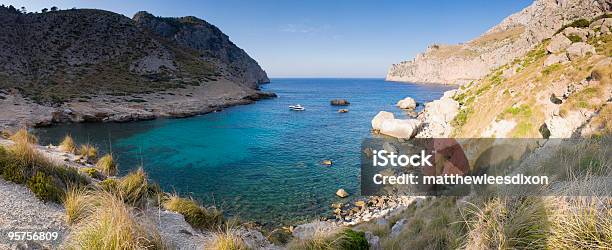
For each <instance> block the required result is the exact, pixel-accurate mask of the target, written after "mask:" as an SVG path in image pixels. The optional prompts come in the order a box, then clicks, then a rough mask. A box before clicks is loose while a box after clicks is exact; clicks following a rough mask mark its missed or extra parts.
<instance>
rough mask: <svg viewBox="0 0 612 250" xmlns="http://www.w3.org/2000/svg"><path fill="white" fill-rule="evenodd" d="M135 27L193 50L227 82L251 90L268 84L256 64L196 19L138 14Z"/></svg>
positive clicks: (266, 77)
mask: <svg viewBox="0 0 612 250" xmlns="http://www.w3.org/2000/svg"><path fill="white" fill-rule="evenodd" d="M133 20H134V21H135V22H136V24H137V25H138V26H139V27H141V28H143V29H144V30H148V31H150V32H152V33H154V34H156V35H158V36H160V37H163V38H165V39H168V40H170V41H173V42H175V43H177V44H179V45H182V46H185V47H189V48H192V49H195V50H197V51H199V52H200V53H201V57H202V59H204V60H207V61H210V62H212V63H215V64H217V65H219V66H220V71H221V72H222V73H223V74H224V75H225V76H226V77H227V78H228V79H229V80H232V81H235V82H238V83H241V84H245V85H247V86H250V87H256V86H257V84H260V83H266V82H269V81H270V80H269V79H268V76H267V75H266V72H264V71H263V70H262V69H261V67H260V66H259V64H257V62H256V61H255V60H253V59H252V58H251V57H250V56H249V55H248V54H247V53H246V52H245V51H244V50H242V49H241V48H239V47H238V46H236V45H235V44H234V43H233V42H232V41H230V40H229V37H228V36H227V35H225V34H224V33H223V32H221V30H219V29H218V28H217V27H215V26H214V25H212V24H210V23H208V22H206V21H204V20H201V19H198V18H196V17H192V16H188V17H180V18H165V17H155V16H153V15H151V14H149V13H147V12H144V11H141V12H138V13H136V15H134V18H133Z"/></svg>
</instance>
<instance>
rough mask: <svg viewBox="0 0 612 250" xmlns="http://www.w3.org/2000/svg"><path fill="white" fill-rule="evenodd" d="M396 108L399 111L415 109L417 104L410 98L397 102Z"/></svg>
mask: <svg viewBox="0 0 612 250" xmlns="http://www.w3.org/2000/svg"><path fill="white" fill-rule="evenodd" d="M396 106H398V107H399V108H401V109H415V108H416V106H417V103H416V101H415V100H414V99H412V98H411V97H406V98H404V99H402V100H400V101H399V102H397V104H396Z"/></svg>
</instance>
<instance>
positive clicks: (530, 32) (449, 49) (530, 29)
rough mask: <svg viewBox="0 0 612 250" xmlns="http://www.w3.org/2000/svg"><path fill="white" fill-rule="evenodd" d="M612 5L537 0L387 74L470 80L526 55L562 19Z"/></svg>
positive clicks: (445, 80) (391, 77)
mask: <svg viewBox="0 0 612 250" xmlns="http://www.w3.org/2000/svg"><path fill="white" fill-rule="evenodd" d="M611 9H612V1H611V0H595V1H593V0H536V1H535V2H534V3H533V4H531V5H530V6H528V7H527V8H525V9H523V10H522V11H520V12H518V13H515V14H513V15H511V16H509V17H507V18H506V19H504V20H503V21H502V22H501V23H500V24H498V25H497V26H495V27H493V28H491V29H490V30H488V31H487V32H485V33H484V34H482V35H481V36H479V37H477V38H476V39H474V40H471V41H469V42H467V43H464V44H458V45H432V46H430V47H429V48H428V49H427V50H426V51H425V52H424V53H421V54H418V55H417V56H416V58H414V59H412V60H410V61H404V62H400V63H398V64H394V65H392V66H391V67H390V69H389V71H388V73H387V77H386V80H388V81H401V82H417V83H444V84H465V83H469V82H471V81H473V80H477V79H480V78H482V77H484V76H485V75H486V74H488V73H489V72H490V71H491V69H493V68H497V67H499V66H501V65H504V64H506V63H508V62H510V61H512V60H513V59H514V58H517V57H521V56H523V55H525V54H526V53H527V52H528V51H529V50H531V49H532V48H533V47H534V46H535V45H537V44H539V43H540V42H541V41H542V40H543V39H546V38H550V37H551V36H552V35H553V34H554V33H555V32H556V31H557V30H559V29H560V28H561V27H562V26H563V25H564V24H568V23H570V22H572V21H574V20H576V19H579V18H587V19H588V18H592V17H595V16H598V15H601V14H603V13H605V12H606V11H610V10H611Z"/></svg>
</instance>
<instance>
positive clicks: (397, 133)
mask: <svg viewBox="0 0 612 250" xmlns="http://www.w3.org/2000/svg"><path fill="white" fill-rule="evenodd" d="M420 126H421V121H419V120H417V119H406V120H403V119H387V120H383V121H382V123H381V124H380V133H381V134H385V135H388V136H393V137H395V138H412V137H413V136H414V134H415V133H416V131H417V129H418V128H419V127H420Z"/></svg>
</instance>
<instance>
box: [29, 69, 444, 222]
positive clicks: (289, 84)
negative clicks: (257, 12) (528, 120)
mask: <svg viewBox="0 0 612 250" xmlns="http://www.w3.org/2000/svg"><path fill="white" fill-rule="evenodd" d="M452 88H453V86H444V85H417V84H407V83H393V82H385V81H384V80H383V79H340V78H329V79H328V78H325V79H321V78H312V79H306V78H302V79H298V78H289V79H272V82H271V83H270V84H266V85H263V86H262V89H263V90H265V91H272V92H275V93H277V94H278V96H279V97H278V98H275V99H268V100H262V101H259V102H257V103H256V104H251V105H244V106H236V107H231V108H227V109H226V110H223V111H221V112H216V113H210V114H206V115H201V116H196V117H191V118H184V119H157V120H152V121H141V122H131V123H121V124H120V123H82V124H64V125H59V126H54V127H50V128H41V129H38V130H37V131H36V134H37V135H38V136H39V138H40V140H41V143H42V145H46V144H49V143H53V144H55V145H57V144H59V142H60V141H61V139H62V138H63V136H64V135H66V134H68V133H69V134H71V135H72V136H73V137H74V138H75V140H76V141H77V142H78V143H85V142H90V143H93V144H95V145H96V146H97V147H98V148H99V149H100V150H101V151H102V152H108V151H109V150H112V152H113V154H114V156H115V158H116V159H117V161H118V162H119V168H120V171H121V174H125V173H127V172H129V171H132V170H134V169H136V168H138V167H139V166H142V167H143V168H144V169H145V170H146V172H147V173H148V175H149V178H150V179H151V180H152V181H155V182H157V183H159V184H160V185H161V186H162V188H163V189H164V190H165V191H168V192H177V193H180V194H182V195H184V196H191V197H193V198H195V199H198V200H200V201H202V202H203V203H205V204H216V205H217V206H219V207H221V208H222V209H223V210H224V211H225V212H226V213H227V214H228V215H232V216H238V217H240V218H241V219H243V220H254V221H258V222H261V223H263V224H266V225H278V224H288V223H298V222H303V221H306V220H311V219H313V218H317V217H320V216H327V215H330V214H331V209H330V208H329V206H330V204H331V203H332V202H338V201H340V200H341V199H340V198H338V197H336V195H335V192H336V190H337V189H339V188H344V189H345V190H347V191H348V192H349V193H350V194H351V197H355V196H356V195H359V172H360V171H359V162H360V160H359V157H360V154H359V153H360V152H359V150H360V145H361V141H362V140H363V139H364V138H368V137H372V135H371V133H370V129H371V125H370V121H371V119H372V118H373V117H374V116H375V115H376V114H377V113H378V112H379V111H381V110H385V111H390V112H393V113H395V115H396V117H403V118H406V117H407V114H405V113H404V112H403V111H401V110H400V109H398V108H397V107H395V103H396V102H397V101H398V100H400V99H402V98H404V97H406V96H410V97H412V98H414V99H415V100H416V101H417V102H420V103H423V102H428V101H431V100H434V99H437V98H439V97H441V96H442V94H443V92H444V91H446V90H450V89H452ZM335 98H343V99H347V100H348V101H349V102H350V103H351V104H350V105H349V106H346V107H339V106H331V105H330V100H331V99H335ZM293 104H301V105H302V106H304V107H305V108H306V110H305V111H290V110H289V108H288V106H289V105H293ZM340 108H347V109H349V112H348V113H338V112H337V111H338V109H340ZM420 109H422V106H420V107H419V110H420ZM325 159H330V160H332V161H333V165H332V166H323V165H321V161H323V160H325Z"/></svg>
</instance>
